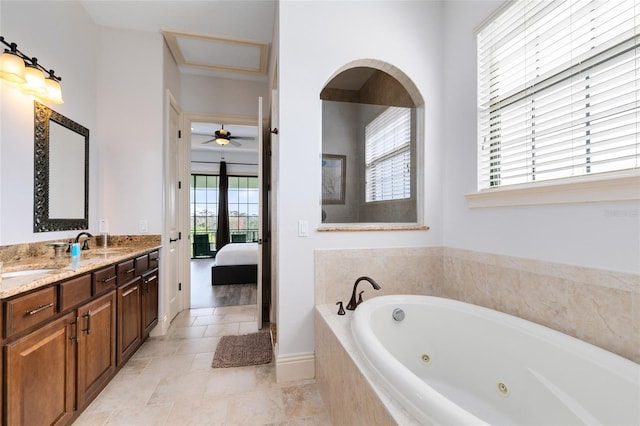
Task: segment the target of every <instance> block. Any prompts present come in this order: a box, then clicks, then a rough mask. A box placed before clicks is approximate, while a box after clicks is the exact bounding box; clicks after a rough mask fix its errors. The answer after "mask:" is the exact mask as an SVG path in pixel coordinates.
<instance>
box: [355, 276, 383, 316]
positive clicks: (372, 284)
mask: <svg viewBox="0 0 640 426" xmlns="http://www.w3.org/2000/svg"><path fill="white" fill-rule="evenodd" d="M360 281H369V283H371V286H372V287H373V288H374V289H375V290H380V289H381V287H380V286H379V285H378V283H377V282H375V281H374V280H373V279H372V278H369V277H360V278H358V279H357V280H356V282H355V283H354V284H353V293H352V294H351V300H349V304H348V305H347V309H348V310H350V311H353V310H355V309H356V308H357V307H358V305H359V304H360V303H362V293H363V292H362V291H361V292H360V298H359V299H358V301H356V293H357V291H358V283H359V282H360Z"/></svg>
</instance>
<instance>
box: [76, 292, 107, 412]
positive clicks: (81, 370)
mask: <svg viewBox="0 0 640 426" xmlns="http://www.w3.org/2000/svg"><path fill="white" fill-rule="evenodd" d="M78 324H79V327H80V330H79V335H78V373H77V374H78V389H77V391H76V392H77V398H78V408H82V407H84V405H85V404H86V403H88V401H90V400H91V399H92V398H93V397H94V396H95V395H97V394H98V392H100V390H101V389H102V388H103V387H104V385H105V384H106V383H107V382H108V381H109V380H110V379H111V378H112V377H113V375H114V374H115V371H116V292H115V291H111V292H110V293H107V294H105V295H104V296H102V297H100V298H99V299H96V300H94V301H92V302H89V303H87V304H86V305H84V306H82V307H80V308H79V309H78Z"/></svg>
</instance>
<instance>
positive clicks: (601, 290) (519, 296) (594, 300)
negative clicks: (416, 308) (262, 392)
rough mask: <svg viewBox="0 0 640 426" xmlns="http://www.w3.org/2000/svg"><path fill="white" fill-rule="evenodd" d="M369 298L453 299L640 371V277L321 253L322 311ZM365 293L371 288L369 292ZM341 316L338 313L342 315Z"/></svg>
mask: <svg viewBox="0 0 640 426" xmlns="http://www.w3.org/2000/svg"><path fill="white" fill-rule="evenodd" d="M361 275H368V276H370V277H372V278H373V279H375V280H376V281H377V282H378V283H380V285H381V286H382V290H380V291H374V290H373V289H371V287H370V286H368V285H367V283H366V282H365V283H361V284H360V286H359V287H358V289H359V290H365V293H364V295H363V296H364V298H365V300H366V299H367V298H371V297H375V296H378V295H383V294H403V293H404V294H426V295H431V296H440V297H448V298H451V299H456V300H461V301H463V302H468V303H473V304H476V305H480V306H484V307H487V308H490V309H495V310H497V311H501V312H505V313H508V314H512V315H516V316H518V317H521V318H524V319H526V320H529V321H532V322H536V323H538V324H542V325H545V326H547V327H550V328H553V329H555V330H558V331H560V332H562V333H565V334H568V335H570V336H573V337H577V338H578V339H581V340H584V341H586V342H589V343H592V344H594V345H596V346H599V347H602V348H604V349H606V350H608V351H610V352H613V353H616V354H618V355H621V356H623V357H625V358H628V359H631V360H632V361H634V362H637V363H640V275H636V274H629V273H623V272H614V271H606V270H600V269H595V268H586V267H579V266H572V265H564V264H559V263H553V262H545V261H539V260H532V259H523V258H518V257H513V256H505V255H497V254H490V253H483V252H477V251H471V250H462V249H456V248H447V247H422V248H389V249H339V250H316V252H315V283H316V289H315V292H316V293H315V294H316V305H322V304H333V305H334V306H335V303H336V302H337V301H338V300H342V301H343V302H344V304H345V306H346V304H347V302H348V301H349V297H350V296H351V291H352V289H353V283H354V281H355V279H356V278H357V277H359V276H361ZM363 285H364V286H363ZM336 312H337V308H336Z"/></svg>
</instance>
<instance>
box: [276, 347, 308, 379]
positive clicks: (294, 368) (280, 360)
mask: <svg viewBox="0 0 640 426" xmlns="http://www.w3.org/2000/svg"><path fill="white" fill-rule="evenodd" d="M315 360H316V357H315V354H314V353H313V352H309V353H304V354H295V355H279V356H278V357H277V358H276V381H277V382H278V383H286V382H295V381H298V380H309V379H313V378H315V376H316V361H315Z"/></svg>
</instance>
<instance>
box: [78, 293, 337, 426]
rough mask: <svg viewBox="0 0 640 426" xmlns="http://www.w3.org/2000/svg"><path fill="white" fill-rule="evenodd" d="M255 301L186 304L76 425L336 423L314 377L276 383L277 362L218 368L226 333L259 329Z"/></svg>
mask: <svg viewBox="0 0 640 426" xmlns="http://www.w3.org/2000/svg"><path fill="white" fill-rule="evenodd" d="M255 315H256V306H255V305H247V306H228V307H221V308H215V309H214V308H203V309H191V310H187V311H183V312H181V313H180V314H178V316H177V317H176V319H175V320H174V321H173V322H172V324H171V326H170V328H169V332H168V334H167V335H166V336H164V337H153V338H150V339H148V340H147V341H146V342H145V343H144V344H143V345H142V346H141V347H140V349H138V351H137V352H136V353H135V354H134V355H133V356H132V357H131V359H130V360H129V361H128V362H127V363H126V364H125V365H124V366H123V367H122V369H120V371H119V372H118V374H117V375H116V377H114V379H113V380H112V381H111V383H109V385H107V387H106V388H105V389H104V390H103V392H102V393H101V394H100V395H99V396H98V397H97V398H96V400H95V401H93V403H92V404H91V405H90V406H89V407H88V408H87V409H86V410H85V412H84V413H83V414H82V415H81V416H80V417H79V418H78V420H77V421H76V423H75V424H76V425H80V426H83V425H92V426H93V425H127V426H134V425H145V426H148V425H164V426H178V425H180V426H183V425H207V426H210V425H214V426H215V425H225V426H227V425H228V426H234V425H242V426H246V425H256V426H261V425H274V426H276V425H293V426H296V425H300V426H325V425H330V424H331V423H330V421H329V420H328V417H327V413H326V412H325V410H324V406H323V404H322V400H321V399H320V396H319V394H318V390H317V388H316V385H315V382H314V381H313V380H309V381H304V382H298V383H295V384H291V383H288V384H286V383H285V384H277V383H276V381H275V366H274V364H273V363H271V364H265V365H258V366H249V367H239V368H211V363H212V361H213V355H214V352H215V349H216V346H217V344H218V342H219V340H220V337H221V336H223V335H237V334H248V333H254V332H256V331H257V322H256V319H255Z"/></svg>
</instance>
